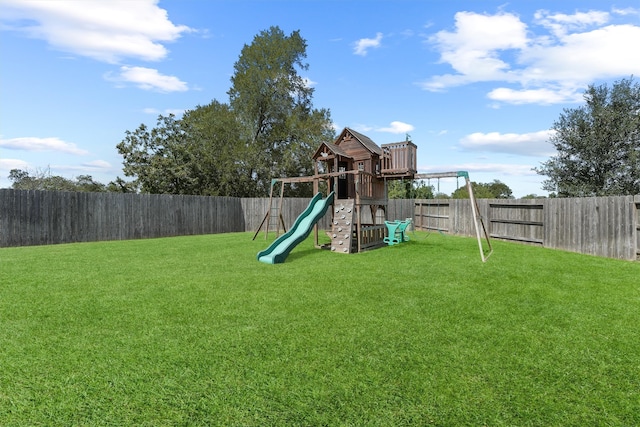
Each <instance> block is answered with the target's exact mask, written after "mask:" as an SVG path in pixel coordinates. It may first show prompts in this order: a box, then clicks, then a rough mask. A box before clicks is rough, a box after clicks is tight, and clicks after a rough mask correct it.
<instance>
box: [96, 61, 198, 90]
mask: <svg viewBox="0 0 640 427" xmlns="http://www.w3.org/2000/svg"><path fill="white" fill-rule="evenodd" d="M105 79H107V80H109V81H112V82H115V83H117V84H120V85H123V84H126V83H132V84H134V85H135V86H137V87H138V88H140V89H144V90H154V91H157V92H165V93H167V92H184V91H187V90H189V87H188V86H187V84H186V83H185V82H183V81H182V80H180V79H179V78H177V77H175V76H166V75H163V74H160V73H159V72H158V70H156V69H153V68H146V67H130V66H127V65H124V66H122V67H120V74H118V75H117V76H113V75H112V74H110V73H109V74H106V75H105Z"/></svg>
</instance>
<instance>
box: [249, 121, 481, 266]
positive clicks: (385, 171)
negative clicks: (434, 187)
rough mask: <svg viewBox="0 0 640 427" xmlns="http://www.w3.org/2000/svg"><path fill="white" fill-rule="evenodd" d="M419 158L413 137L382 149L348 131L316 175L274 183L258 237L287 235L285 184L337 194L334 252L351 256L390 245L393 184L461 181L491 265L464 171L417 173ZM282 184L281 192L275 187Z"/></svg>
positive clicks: (323, 154)
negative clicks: (309, 184)
mask: <svg viewBox="0 0 640 427" xmlns="http://www.w3.org/2000/svg"><path fill="white" fill-rule="evenodd" d="M416 153H417V146H416V145H415V144H414V143H413V142H411V141H410V140H409V138H408V137H407V140H406V141H402V142H396V143H391V144H382V145H381V146H378V145H377V144H376V143H375V142H373V141H372V140H371V139H370V138H369V137H367V136H365V135H363V134H361V133H359V132H356V131H354V130H353V129H350V128H345V129H344V130H342V132H341V133H340V135H339V136H338V138H337V139H336V140H335V141H334V142H328V143H326V142H325V143H322V144H321V145H320V147H318V149H317V150H316V151H315V153H314V155H313V161H314V164H315V170H314V175H313V176H305V177H288V178H275V179H273V180H272V181H271V191H270V194H269V207H268V209H267V212H266V213H265V216H264V218H263V220H262V222H261V224H260V226H259V227H258V230H257V231H256V233H255V234H254V236H253V238H254V239H255V238H256V236H257V235H258V233H259V232H260V231H261V230H262V229H263V228H264V230H265V238H266V236H267V235H268V233H269V231H270V230H271V231H275V232H276V235H279V234H280V231H281V229H280V227H282V231H283V232H286V229H285V225H284V220H283V219H282V214H281V211H282V200H283V195H284V186H285V185H286V184H291V183H302V182H313V192H314V194H316V193H318V192H319V189H320V183H321V182H323V183H325V188H326V191H327V194H329V193H330V192H334V193H335V197H334V201H333V209H331V212H332V220H331V224H332V227H331V230H327V234H328V235H329V236H330V238H331V243H330V249H331V251H333V252H337V253H343V254H350V253H357V252H362V251H366V250H369V249H374V248H378V247H381V246H386V245H387V243H388V242H389V238H388V236H387V235H388V232H389V230H388V227H387V224H385V223H386V222H389V218H387V206H388V193H387V182H388V181H391V180H401V179H404V180H419V179H440V178H460V177H462V178H464V179H465V184H466V188H467V190H468V193H469V198H470V201H471V208H472V211H473V219H474V223H475V224H474V225H475V230H476V236H477V240H478V246H479V249H480V255H481V258H482V261H483V262H484V261H486V259H487V258H488V257H489V255H490V254H491V251H492V249H491V243H490V241H489V235H488V233H487V231H486V228H485V225H484V222H483V220H482V217H481V216H480V212H479V209H478V205H477V203H476V201H475V198H474V196H473V188H472V186H471V181H470V180H469V174H468V173H467V172H465V171H457V172H443V173H426V174H425V173H418V171H417V160H416V158H417V156H416ZM277 184H279V188H276V187H277ZM276 198H277V199H278V200H277V202H276V200H275V199H276ZM402 219H403V220H404V219H405V218H402ZM314 230H315V231H314V234H315V242H316V246H318V247H320V245H319V239H318V233H319V232H318V226H317V224H316V225H315V227H314ZM385 237H387V242H385ZM483 239H485V240H486V242H487V244H488V247H489V252H488V254H485V251H484V250H483V245H482V240H483Z"/></svg>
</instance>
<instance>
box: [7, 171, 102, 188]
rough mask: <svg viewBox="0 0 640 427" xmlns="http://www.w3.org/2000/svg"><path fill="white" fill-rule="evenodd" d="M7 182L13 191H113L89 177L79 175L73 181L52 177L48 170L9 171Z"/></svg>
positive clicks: (56, 176)
mask: <svg viewBox="0 0 640 427" xmlns="http://www.w3.org/2000/svg"><path fill="white" fill-rule="evenodd" d="M9 180H10V181H12V184H11V188H13V189H14V190H50V191H87V192H103V191H113V189H112V188H109V187H107V186H105V185H104V184H101V183H99V182H97V181H95V180H94V179H93V177H92V176H91V175H79V176H78V177H77V178H76V179H75V181H73V180H71V179H67V178H64V177H62V176H58V175H52V174H51V171H50V170H49V169H46V170H41V171H36V172H29V171H26V170H22V169H11V171H9Z"/></svg>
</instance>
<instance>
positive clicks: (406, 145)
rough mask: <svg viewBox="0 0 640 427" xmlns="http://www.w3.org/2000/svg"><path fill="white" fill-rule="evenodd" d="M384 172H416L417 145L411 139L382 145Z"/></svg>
mask: <svg viewBox="0 0 640 427" xmlns="http://www.w3.org/2000/svg"><path fill="white" fill-rule="evenodd" d="M381 148H382V170H381V172H382V173H383V174H394V173H416V171H417V160H416V152H417V147H416V145H415V144H414V143H413V142H411V141H404V142H396V143H393V144H383V145H382V147H381Z"/></svg>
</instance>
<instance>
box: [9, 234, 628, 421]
mask: <svg viewBox="0 0 640 427" xmlns="http://www.w3.org/2000/svg"><path fill="white" fill-rule="evenodd" d="M251 237H252V234H251V233H241V234H224V235H210V236H195V237H177V238H167V239H153V240H137V241H119V242H101V243H83V244H72V245H57V246H42V247H24V248H5V249H0V425H1V426H31V425H34V426H37V425H64V426H71V425H82V426H87V425H131V426H133V425H137V426H139V425H148V426H159V425H249V426H251V425H255V426H265V425H274V426H276V425H277V426H283V425H302V426H317V425H380V426H389V425H445V426H458V425H473V426H482V425H490V426H496V425H517V426H526V425H535V426H554V425H555V426H594V425H621V426H632V425H639V424H640V333H639V332H638V331H639V327H638V325H640V263H637V262H636V263H634V262H626V261H616V260H611V259H603V258H596V257H590V256H585V255H579V254H572V253H565V252H560V251H552V250H546V249H542V248H538V247H532V246H524V245H518V244H510V243H503V242H493V244H494V247H495V253H494V255H492V256H491V258H490V259H489V261H488V262H487V263H486V264H483V263H482V262H480V259H479V254H478V247H477V244H476V242H475V240H474V239H468V238H461V237H453V236H443V235H439V234H429V235H427V234H424V233H419V234H417V235H415V234H414V235H412V236H411V241H410V242H407V243H404V244H401V245H397V246H392V247H387V248H382V249H378V250H375V251H370V252H367V253H363V254H355V255H343V254H336V253H331V252H329V251H321V250H317V249H314V248H313V243H312V240H311V239H308V240H307V241H305V242H303V243H302V244H301V245H300V246H299V247H297V248H296V249H294V251H293V252H292V253H291V255H290V256H289V258H287V261H286V262H285V263H284V264H278V265H268V264H263V263H260V262H258V261H256V259H255V256H256V253H257V252H258V251H260V250H262V249H264V248H266V247H267V246H268V244H269V242H270V241H265V240H264V237H263V235H260V236H259V237H258V238H257V239H256V240H255V241H252V240H251Z"/></svg>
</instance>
